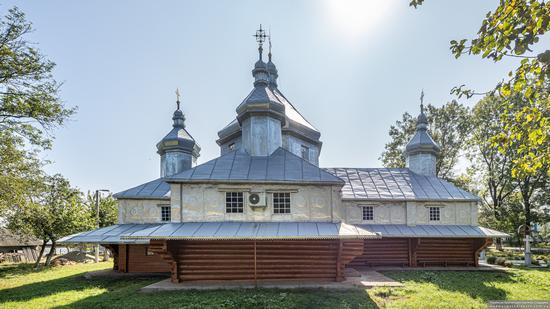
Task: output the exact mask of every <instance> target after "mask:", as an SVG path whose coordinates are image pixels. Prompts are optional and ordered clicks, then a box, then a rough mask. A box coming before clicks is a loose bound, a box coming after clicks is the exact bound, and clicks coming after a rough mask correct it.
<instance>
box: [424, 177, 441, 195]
mask: <svg viewBox="0 0 550 309" xmlns="http://www.w3.org/2000/svg"><path fill="white" fill-rule="evenodd" d="M423 177H424V178H426V182H427V183H428V184H429V185H430V187H432V189H434V192H435V194H436V195H437V196H438V197H439V198H440V199H443V197H441V194H439V192H438V191H437V189H436V188H435V186H434V185H433V184H432V182H431V181H430V179H429V178H428V176H423ZM436 179H438V178H437V177H436Z"/></svg>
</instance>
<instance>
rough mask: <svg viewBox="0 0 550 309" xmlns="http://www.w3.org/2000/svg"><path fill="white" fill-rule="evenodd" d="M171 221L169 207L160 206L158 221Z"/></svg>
mask: <svg viewBox="0 0 550 309" xmlns="http://www.w3.org/2000/svg"><path fill="white" fill-rule="evenodd" d="M171 220H172V209H171V207H170V206H161V208H160V221H162V222H170V221H171Z"/></svg>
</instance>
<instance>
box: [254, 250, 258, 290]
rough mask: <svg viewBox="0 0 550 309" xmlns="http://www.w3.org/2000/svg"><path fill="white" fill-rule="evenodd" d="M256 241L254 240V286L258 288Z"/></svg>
mask: <svg viewBox="0 0 550 309" xmlns="http://www.w3.org/2000/svg"><path fill="white" fill-rule="evenodd" d="M256 256H257V255H256V239H254V286H255V287H258V266H257V263H256Z"/></svg>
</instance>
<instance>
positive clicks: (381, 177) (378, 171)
mask: <svg viewBox="0 0 550 309" xmlns="http://www.w3.org/2000/svg"><path fill="white" fill-rule="evenodd" d="M380 170H381V169H376V172H377V173H378V175H379V176H380V179H382V182H383V183H384V187H385V188H386V189H387V190H388V192H389V193H390V196H391V198H392V199H393V198H394V196H393V193H392V192H391V190H390V189H389V187H388V183H387V182H386V180H385V179H384V176H382V173H381V172H380Z"/></svg>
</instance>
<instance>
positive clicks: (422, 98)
mask: <svg viewBox="0 0 550 309" xmlns="http://www.w3.org/2000/svg"><path fill="white" fill-rule="evenodd" d="M420 113H421V114H424V89H422V92H421V93H420Z"/></svg>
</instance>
